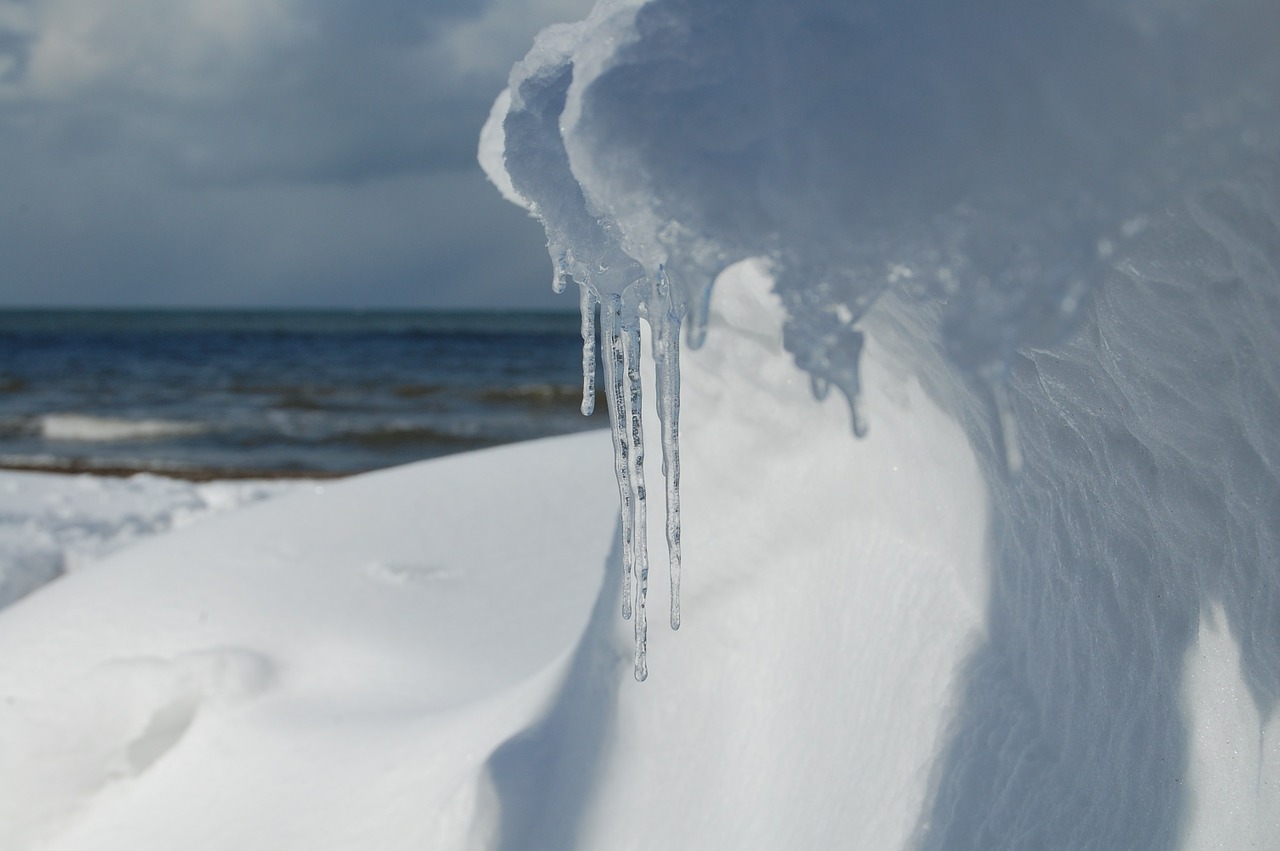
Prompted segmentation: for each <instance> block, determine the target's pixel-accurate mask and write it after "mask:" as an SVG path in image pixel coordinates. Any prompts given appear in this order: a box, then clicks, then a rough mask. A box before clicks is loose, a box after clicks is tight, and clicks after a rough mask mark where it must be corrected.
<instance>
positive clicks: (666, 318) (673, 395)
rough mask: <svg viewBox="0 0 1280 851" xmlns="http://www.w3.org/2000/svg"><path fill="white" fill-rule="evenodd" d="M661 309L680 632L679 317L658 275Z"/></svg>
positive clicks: (661, 411) (657, 356)
mask: <svg viewBox="0 0 1280 851" xmlns="http://www.w3.org/2000/svg"><path fill="white" fill-rule="evenodd" d="M658 295H659V300H660V302H661V307H660V309H659V311H658V325H657V327H656V328H654V333H653V362H654V367H655V371H656V372H657V377H658V421H659V422H660V423H661V424H662V475H663V477H664V479H665V481H666V486H667V492H666V496H667V557H668V564H669V570H670V577H671V580H670V581H671V628H672V629H679V628H680V314H679V313H678V312H677V311H676V309H675V306H674V305H673V304H672V302H671V289H670V281H669V280H668V279H667V277H666V273H665V270H660V271H659V277H658Z"/></svg>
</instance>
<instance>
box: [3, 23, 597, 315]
mask: <svg viewBox="0 0 1280 851" xmlns="http://www.w3.org/2000/svg"><path fill="white" fill-rule="evenodd" d="M590 5H591V0H112V2H110V3H106V2H103V0H0V307H6V306H7V307H13V306H48V307H61V306H121V307H128V306H251V307H252V306H272V307H275V306H305V307H368V308H376V307H427V308H467V307H493V308H551V309H563V310H571V309H573V308H574V307H576V301H575V304H572V305H571V304H569V303H568V300H569V296H567V295H566V296H563V297H559V298H557V297H556V296H554V295H552V293H551V290H550V281H551V263H550V261H549V259H548V258H547V253H546V248H545V240H544V238H543V235H542V229H541V227H540V226H539V225H538V224H537V223H536V222H535V221H533V220H532V219H530V218H529V217H528V215H527V214H526V213H524V212H523V211H522V210H519V209H517V208H516V207H514V206H512V205H510V204H509V203H507V202H506V201H504V200H502V198H501V197H500V196H499V194H498V192H497V191H496V190H495V189H494V187H493V186H491V185H490V184H489V183H488V182H487V180H486V179H485V177H484V175H483V174H482V172H481V171H480V169H479V167H478V166H477V164H476V159H475V152H476V142H477V138H478V136H479V132H480V128H481V126H482V124H483V123H484V120H485V117H486V116H487V114H488V111H489V107H490V105H491V104H492V102H493V99H494V97H495V96H496V95H497V94H498V92H499V91H501V89H502V88H503V86H504V85H505V83H506V78H507V73H508V71H509V70H510V67H511V65H512V63H513V62H515V61H516V60H518V59H519V58H520V57H521V56H523V55H524V53H525V52H526V51H527V50H528V49H529V47H530V45H531V43H532V40H533V36H534V35H535V34H536V33H537V31H538V30H540V29H541V28H542V27H543V26H545V25H547V24H549V23H553V22H556V21H566V20H576V19H578V18H581V17H583V16H584V15H585V14H586V12H587V11H588V9H589V8H590Z"/></svg>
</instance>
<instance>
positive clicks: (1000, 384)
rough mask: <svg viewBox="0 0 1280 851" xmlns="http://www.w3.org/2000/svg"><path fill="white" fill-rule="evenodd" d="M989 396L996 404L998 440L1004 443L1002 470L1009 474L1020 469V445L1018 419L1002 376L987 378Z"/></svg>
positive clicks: (1015, 473)
mask: <svg viewBox="0 0 1280 851" xmlns="http://www.w3.org/2000/svg"><path fill="white" fill-rule="evenodd" d="M988 384H989V385H990V386H991V397H992V399H993V400H994V402H995V406H996V421H997V423H998V425H999V428H1000V440H1001V442H1002V443H1003V444H1004V470H1005V472H1006V473H1008V474H1009V475H1011V476H1016V475H1017V474H1018V473H1020V472H1021V471H1022V446H1021V444H1020V442H1019V441H1018V420H1017V418H1015V417H1014V415H1013V407H1012V406H1011V405H1010V404H1009V390H1008V387H1006V386H1005V380H1004V378H1002V377H998V378H990V379H988Z"/></svg>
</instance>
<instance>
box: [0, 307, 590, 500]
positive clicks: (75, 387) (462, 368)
mask: <svg viewBox="0 0 1280 851" xmlns="http://www.w3.org/2000/svg"><path fill="white" fill-rule="evenodd" d="M577 322H578V321H577V317H576V316H573V315H566V314H516V313H418V312H351V313H347V312H333V311H323V312H289V311H256V312H232V311H75V312H69V311H27V310H22V311H14V310H10V311H0V465H7V466H26V467H36V468H47V469H70V470H80V469H89V470H99V471H105V470H119V471H127V470H151V471H168V472H178V473H184V474H186V475H191V476H204V475H243V474H246V473H273V474H290V473H294V474H296V473H348V472H356V471H361V470H369V469H375V468H379V467H386V466H391V465H395V464H401V463H406V462H409V461H414V460H418V459H423V458H431V457H435V456H439V455H445V454H448V453H452V452H460V451H465V450H469V449H476V448H480V447H484V446H492V445H496V444H500V443H508V442H513V441H518V440H527V439H530V438H535V437H543V436H548V435H553V434H563V433H566V432H572V431H580V430H583V429H587V428H598V427H603V426H604V425H606V423H605V422H604V420H603V419H602V418H601V417H593V418H590V419H588V418H584V417H582V416H581V414H579V413H578V405H579V402H580V393H581V390H580V386H581V375H580V363H581V345H582V343H581V340H580V338H579V337H578V332H577V327H578V326H577ZM602 407H603V406H602Z"/></svg>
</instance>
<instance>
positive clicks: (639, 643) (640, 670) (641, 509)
mask: <svg viewBox="0 0 1280 851" xmlns="http://www.w3.org/2000/svg"><path fill="white" fill-rule="evenodd" d="M622 338H623V342H624V344H625V347H624V349H623V363H624V364H625V366H626V379H627V381H626V383H627V406H626V411H627V421H628V433H629V437H630V439H631V473H632V475H631V493H632V497H633V501H632V505H631V510H632V521H631V525H632V530H633V534H634V544H633V547H632V551H631V558H632V570H633V572H634V574H635V584H636V587H635V615H636V620H635V635H636V658H635V663H636V668H635V671H636V681H637V682H644V680H645V678H646V677H648V676H649V669H648V662H647V659H646V656H645V654H646V650H647V646H648V632H649V621H648V615H647V613H646V610H645V598H646V597H647V596H648V593H649V554H648V541H647V538H646V529H645V524H646V518H645V514H646V510H645V504H646V502H647V499H646V495H645V486H644V426H643V418H642V413H643V403H642V395H641V387H640V319H639V317H638V316H628V317H626V318H624V319H623V325H622Z"/></svg>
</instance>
